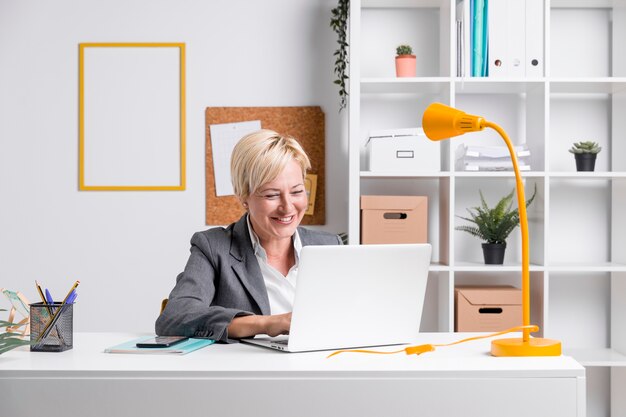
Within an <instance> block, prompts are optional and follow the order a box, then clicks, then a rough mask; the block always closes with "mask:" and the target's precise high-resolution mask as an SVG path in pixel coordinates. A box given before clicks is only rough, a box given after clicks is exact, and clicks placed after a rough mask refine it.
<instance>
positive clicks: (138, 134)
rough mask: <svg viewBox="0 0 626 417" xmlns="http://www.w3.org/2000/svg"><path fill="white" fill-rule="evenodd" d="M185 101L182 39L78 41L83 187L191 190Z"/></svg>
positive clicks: (108, 189) (132, 189)
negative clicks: (144, 69) (167, 41)
mask: <svg viewBox="0 0 626 417" xmlns="http://www.w3.org/2000/svg"><path fill="white" fill-rule="evenodd" d="M155 57H156V58H155ZM175 57H176V58H177V62H173V61H174V59H176V58H175ZM133 59H135V60H136V62H135V61H133ZM142 60H143V61H142ZM129 61H130V63H129ZM155 62H156V65H154V64H153V63H155ZM160 63H164V65H159V64H160ZM142 65H144V66H145V68H146V69H149V70H146V71H143V72H142V71H141V68H142ZM137 67H139V69H138V68H137ZM161 67H163V68H161ZM111 68H113V69H114V70H115V71H114V72H113V76H109V72H110V71H111ZM124 71H127V72H128V78H125V75H126V73H124ZM159 71H161V72H162V74H163V75H162V78H163V80H162V81H161V80H160V79H159V76H160V72H159ZM146 79H147V81H146ZM144 84H145V85H144ZM174 84H176V85H174ZM138 86H140V87H138ZM136 89H138V90H136ZM142 89H143V90H142ZM155 90H156V91H155ZM161 90H162V91H161ZM137 91H140V92H141V91H143V92H145V93H143V94H138V93H137ZM133 93H134V95H132V96H129V97H125V96H124V94H129V95H131V94H133ZM160 93H162V94H160ZM108 94H110V95H111V96H110V97H107V95H108ZM116 94H117V95H116ZM159 94H160V95H159ZM144 95H145V96H146V97H143V96H144ZM174 97H176V100H175V101H176V102H173V101H174ZM142 100H143V102H142ZM185 101H186V100H185V44H184V43H132V42H131V43H80V44H79V181H78V182H79V190H81V191H181V190H185V189H186V147H185ZM102 103H104V104H102ZM129 103H130V104H129ZM142 104H145V108H144V106H142ZM103 106H104V107H103ZM124 106H126V107H124ZM129 106H134V107H132V109H133V110H134V109H137V110H139V111H138V112H137V113H136V115H137V117H136V120H135V118H134V117H133V116H134V115H133V114H132V111H131V112H129V111H128V110H127V109H128V108H130V107H129ZM151 106H152V107H151ZM154 106H158V107H155V108H157V111H156V112H153V113H154V114H153V113H151V110H153V107H154ZM118 107H121V108H123V110H118ZM102 109H104V111H103V110H102ZM125 110H126V111H125ZM116 111H119V112H123V113H121V114H118V115H117V116H116V114H115V113H116ZM159 112H160V113H159ZM129 113H131V114H129ZM163 115H165V117H164V116H163ZM112 122H113V123H112ZM118 124H120V125H121V127H120V126H117V125H118ZM110 126H112V127H111V132H113V133H111V132H108V131H107V132H105V133H102V132H103V131H106V130H107V129H108V128H109V127H110ZM103 127H104V128H105V129H103ZM120 132H121V134H119V135H117V133H120ZM107 134H108V136H106V135H107ZM174 134H175V135H176V136H177V137H172V136H174ZM102 137H103V138H104V139H101V138H102ZM155 137H157V139H158V140H155ZM111 138H113V139H114V140H109V139H111ZM90 141H91V142H90ZM116 141H117V142H116ZM135 141H136V142H135ZM109 143H111V144H110V145H109ZM107 146H108V147H109V148H107ZM142 147H143V148H142ZM103 149H104V150H105V152H103V151H102V150H103ZM144 150H145V152H144ZM98 152H99V153H98ZM177 153H179V155H177ZM146 154H149V156H150V157H149V158H146V157H145V156H146ZM155 155H157V157H155ZM151 158H152V159H151ZM159 158H160V159H159ZM120 166H121V168H120ZM125 175H126V177H124V176H125Z"/></svg>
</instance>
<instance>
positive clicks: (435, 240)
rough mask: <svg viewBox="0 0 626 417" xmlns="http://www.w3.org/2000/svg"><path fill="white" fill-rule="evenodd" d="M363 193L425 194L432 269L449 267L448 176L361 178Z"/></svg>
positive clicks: (443, 269)
mask: <svg viewBox="0 0 626 417" xmlns="http://www.w3.org/2000/svg"><path fill="white" fill-rule="evenodd" d="M360 188H361V196H363V195H400V196H402V195H415V196H426V197H428V235H427V240H428V243H430V244H431V245H432V247H433V253H432V258H431V259H432V263H431V270H433V271H435V270H439V271H445V270H448V269H449V267H448V266H447V265H448V260H449V243H448V240H449V226H448V225H449V218H448V215H449V214H448V213H449V210H450V208H449V205H450V203H449V195H448V194H449V188H450V179H449V178H399V179H394V180H393V181H389V180H388V179H387V178H368V179H367V181H361V187H360Z"/></svg>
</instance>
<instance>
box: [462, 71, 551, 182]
mask: <svg viewBox="0 0 626 417" xmlns="http://www.w3.org/2000/svg"><path fill="white" fill-rule="evenodd" d="M492 84H494V83H493V82H492V83H488V84H487V85H492ZM495 84H498V83H497V82H495ZM529 84H530V83H529ZM532 84H533V85H534V84H535V83H532ZM536 87H537V88H534V89H532V91H531V90H528V91H527V92H525V93H507V94H496V93H494V94H489V93H480V94H479V93H476V94H471V93H470V94H465V93H459V92H458V91H457V94H456V96H455V100H454V101H455V102H454V103H453V106H454V107H456V108H458V109H460V110H463V111H464V112H466V113H469V114H474V115H478V116H481V117H484V118H485V119H486V120H489V121H491V122H495V123H497V124H498V125H500V126H501V127H502V128H503V129H504V130H505V131H506V133H507V135H508V136H509V139H510V140H511V142H512V143H513V145H516V146H517V145H526V146H527V147H528V149H529V150H530V154H531V155H530V168H531V169H532V170H534V171H537V172H542V171H544V170H545V160H544V158H545V149H546V140H545V138H546V129H545V126H546V120H545V109H546V97H545V93H546V88H545V83H538V84H537V85H536ZM450 142H451V143H450V147H451V159H452V165H454V156H455V153H456V150H457V149H458V147H459V146H460V145H462V144H465V145H468V146H471V145H482V146H504V145H505V143H504V141H503V139H502V137H501V136H500V135H499V134H498V133H497V132H496V131H495V130H493V129H485V130H483V131H480V132H474V133H471V134H467V135H463V136H459V137H457V138H454V139H452V140H450ZM462 172H466V171H462ZM522 175H524V173H522Z"/></svg>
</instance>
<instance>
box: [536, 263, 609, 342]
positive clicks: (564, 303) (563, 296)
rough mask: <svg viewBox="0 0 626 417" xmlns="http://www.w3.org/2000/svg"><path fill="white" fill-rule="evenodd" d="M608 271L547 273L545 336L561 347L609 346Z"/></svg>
mask: <svg viewBox="0 0 626 417" xmlns="http://www.w3.org/2000/svg"><path fill="white" fill-rule="evenodd" d="M610 277H611V273H607V272H550V275H549V289H548V293H549V298H550V302H549V309H548V314H547V321H548V324H549V330H548V334H547V337H550V338H553V339H557V340H560V341H561V342H562V343H563V348H564V349H608V348H609V347H610V346H611V341H610V339H611V337H610V325H611V311H610V310H611V306H610V302H607V300H610V295H611V280H610Z"/></svg>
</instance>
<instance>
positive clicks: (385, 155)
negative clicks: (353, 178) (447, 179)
mask: <svg viewBox="0 0 626 417" xmlns="http://www.w3.org/2000/svg"><path fill="white" fill-rule="evenodd" d="M367 145H368V147H369V159H370V171H372V172H398V171H401V172H416V173H418V172H439V171H440V170H441V161H440V160H441V158H440V150H439V146H440V145H439V142H433V141H431V140H430V139H428V138H427V137H426V135H425V134H424V130H422V128H421V127H418V128H412V129H394V130H373V131H371V132H370V135H369V140H368V142H367Z"/></svg>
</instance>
